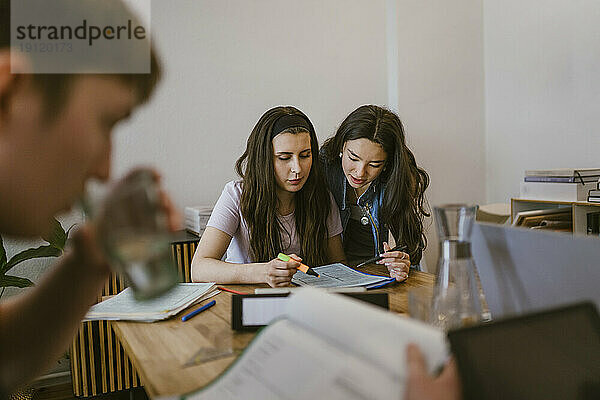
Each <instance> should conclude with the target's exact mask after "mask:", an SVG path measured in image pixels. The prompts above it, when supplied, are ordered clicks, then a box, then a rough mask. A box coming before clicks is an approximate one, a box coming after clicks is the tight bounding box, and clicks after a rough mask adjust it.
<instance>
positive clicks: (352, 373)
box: [186, 320, 404, 400]
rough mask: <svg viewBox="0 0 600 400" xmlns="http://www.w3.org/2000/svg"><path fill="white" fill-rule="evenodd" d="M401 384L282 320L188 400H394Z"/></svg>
mask: <svg viewBox="0 0 600 400" xmlns="http://www.w3.org/2000/svg"><path fill="white" fill-rule="evenodd" d="M403 385H404V383H403V379H401V377H400V376H399V375H397V374H390V373H388V372H387V371H385V370H382V369H380V368H379V367H378V366H377V365H375V364H373V363H371V362H370V360H368V359H364V358H361V357H358V356H357V355H355V354H353V353H351V352H347V351H344V350H342V349H339V348H337V347H336V346H335V344H333V343H330V342H328V341H327V340H326V339H324V338H321V337H319V336H316V335H312V334H311V333H310V332H307V331H305V330H304V329H302V328H301V327H299V326H298V325H295V324H294V323H293V321H289V320H278V321H276V322H275V323H273V324H272V325H270V326H269V327H268V328H267V329H265V330H263V331H262V332H261V333H260V334H259V335H258V337H257V340H254V341H253V342H252V343H251V344H250V346H249V347H248V349H247V350H246V351H245V352H244V354H242V355H241V356H240V359H239V360H237V361H236V362H235V364H234V365H233V366H232V367H231V368H230V369H229V370H227V371H226V372H225V374H224V375H223V376H222V377H220V378H217V381H216V382H214V383H212V384H211V385H210V386H208V387H207V388H206V389H205V390H203V391H200V392H197V393H195V394H193V395H191V396H189V397H188V396H186V399H194V400H196V399H198V400H199V399H203V400H208V399H215V400H217V399H218V400H229V399H257V400H258V399H307V400H308V399H310V400H313V399H330V400H364V399H393V398H401V396H402V394H403V392H404V386H403Z"/></svg>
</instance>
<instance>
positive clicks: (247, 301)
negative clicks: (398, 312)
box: [231, 293, 389, 331]
mask: <svg viewBox="0 0 600 400" xmlns="http://www.w3.org/2000/svg"><path fill="white" fill-rule="evenodd" d="M341 294H343V295H344V296H350V297H352V298H355V299H357V300H362V301H365V302H367V303H371V304H374V305H376V306H379V307H383V308H385V309H388V308H389V299H388V294H387V293H341ZM289 295H290V293H282V294H234V295H233V296H232V297H231V328H232V329H234V330H236V331H239V330H256V329H258V328H260V327H262V326H265V325H268V324H269V322H271V321H272V320H273V319H275V318H277V317H279V316H280V315H282V314H283V313H284V311H285V307H286V303H287V300H288V296H289Z"/></svg>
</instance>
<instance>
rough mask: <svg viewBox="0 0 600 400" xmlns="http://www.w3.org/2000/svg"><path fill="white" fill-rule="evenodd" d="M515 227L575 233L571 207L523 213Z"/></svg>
mask: <svg viewBox="0 0 600 400" xmlns="http://www.w3.org/2000/svg"><path fill="white" fill-rule="evenodd" d="M513 226H522V227H525V228H531V229H543V230H551V231H557V232H573V215H572V212H571V207H559V208H551V209H547V210H531V211H521V212H520V213H518V214H517V216H516V218H515V219H514V221H513Z"/></svg>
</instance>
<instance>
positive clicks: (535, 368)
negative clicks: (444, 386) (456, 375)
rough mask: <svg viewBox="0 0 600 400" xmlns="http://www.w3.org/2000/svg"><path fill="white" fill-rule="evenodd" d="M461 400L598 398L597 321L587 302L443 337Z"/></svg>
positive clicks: (599, 327) (599, 340)
mask: <svg viewBox="0 0 600 400" xmlns="http://www.w3.org/2000/svg"><path fill="white" fill-rule="evenodd" d="M448 338H449V340H450V345H451V347H452V352H453V353H454V355H455V357H456V361H457V365H458V369H459V371H460V375H461V381H462V386H463V394H464V398H465V399H479V400H482V399H503V400H504V399H528V400H538V399H539V400H542V399H544V400H548V399H577V400H579V399H586V400H587V399H600V318H599V316H598V311H597V310H596V308H595V306H594V305H593V304H592V303H581V304H577V305H572V306H567V307H563V308H559V309H553V310H549V311H544V312H540V313H535V314H530V315H526V316H520V317H515V318H510V319H505V320H500V321H495V322H491V323H487V324H483V325H479V326H475V327H470V328H463V329H458V330H455V331H450V332H449V333H448Z"/></svg>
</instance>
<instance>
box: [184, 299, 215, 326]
mask: <svg viewBox="0 0 600 400" xmlns="http://www.w3.org/2000/svg"><path fill="white" fill-rule="evenodd" d="M215 304H217V301H216V300H213V301H211V302H210V303H206V304H205V305H203V306H202V307H200V308H199V309H197V310H194V311H192V312H191V313H189V314H185V315H184V316H183V317H181V320H182V321H183V322H185V321H187V320H188V319H191V318H193V317H195V316H196V315H198V314H200V313H201V312H202V311H204V310H208V309H209V308H211V307H212V306H214V305H215Z"/></svg>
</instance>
